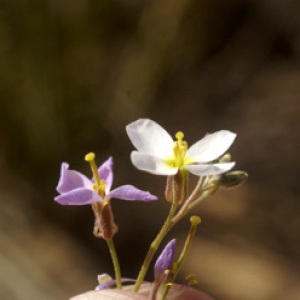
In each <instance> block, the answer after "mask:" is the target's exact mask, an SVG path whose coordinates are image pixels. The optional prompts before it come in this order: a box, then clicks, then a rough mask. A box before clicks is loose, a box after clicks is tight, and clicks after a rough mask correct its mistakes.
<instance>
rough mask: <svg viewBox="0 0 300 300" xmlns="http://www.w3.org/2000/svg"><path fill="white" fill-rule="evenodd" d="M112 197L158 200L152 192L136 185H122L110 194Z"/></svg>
mask: <svg viewBox="0 0 300 300" xmlns="http://www.w3.org/2000/svg"><path fill="white" fill-rule="evenodd" d="M108 196H109V197H111V198H117V199H121V200H131V201H134V200H140V201H152V200H157V197H156V196H154V195H152V194H150V193H149V192H146V191H142V190H139V189H137V188H136V187H134V186H133V185H122V186H120V187H118V188H116V189H114V190H112V191H111V192H110V193H109V194H108Z"/></svg>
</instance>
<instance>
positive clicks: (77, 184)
mask: <svg viewBox="0 0 300 300" xmlns="http://www.w3.org/2000/svg"><path fill="white" fill-rule="evenodd" d="M112 167H113V159H112V157H109V158H108V160H106V161H105V162H104V163H103V164H102V165H101V166H100V167H99V168H98V174H99V177H100V181H101V185H100V186H98V187H96V185H95V182H94V180H93V179H89V178H87V177H86V176H85V175H83V174H81V173H80V172H77V171H74V170H69V165H68V164H67V163H62V165H61V171H60V178H59V182H58V185H57V188H56V189H57V191H58V192H59V193H60V195H59V196H57V197H55V198H54V200H55V201H57V202H58V203H60V204H62V205H87V204H92V203H95V202H100V203H103V202H104V201H105V202H106V201H108V200H109V199H110V198H117V199H122V200H129V201H134V200H140V201H152V200H157V197H156V196H154V195H152V194H150V193H149V192H146V191H142V190H139V189H137V188H136V187H134V186H132V185H122V186H120V187H118V188H116V189H114V190H112V191H111V190H110V189H111V186H112V183H113V171H112Z"/></svg>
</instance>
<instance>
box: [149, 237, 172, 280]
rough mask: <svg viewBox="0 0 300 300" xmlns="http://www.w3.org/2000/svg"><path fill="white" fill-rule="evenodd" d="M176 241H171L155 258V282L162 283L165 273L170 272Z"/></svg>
mask: <svg viewBox="0 0 300 300" xmlns="http://www.w3.org/2000/svg"><path fill="white" fill-rule="evenodd" d="M175 244H176V239H173V240H171V241H170V242H169V243H168V244H167V245H166V247H165V248H164V249H163V251H162V252H161V254H160V256H159V257H158V258H157V260H156V263H155V266H154V277H155V281H164V278H165V277H166V274H165V271H166V270H171V268H172V264H173V259H174V253H175Z"/></svg>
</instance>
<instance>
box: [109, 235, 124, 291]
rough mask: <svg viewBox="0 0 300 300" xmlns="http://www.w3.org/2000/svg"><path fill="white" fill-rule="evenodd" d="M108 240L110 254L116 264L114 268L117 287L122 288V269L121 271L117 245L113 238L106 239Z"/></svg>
mask: <svg viewBox="0 0 300 300" xmlns="http://www.w3.org/2000/svg"><path fill="white" fill-rule="evenodd" d="M106 242H107V245H108V248H109V252H110V256H111V259H112V262H113V265H114V269H115V278H116V284H117V288H118V289H121V288H122V282H121V271H120V264H119V260H118V256H117V252H116V248H115V245H114V242H113V240H112V239H110V240H106Z"/></svg>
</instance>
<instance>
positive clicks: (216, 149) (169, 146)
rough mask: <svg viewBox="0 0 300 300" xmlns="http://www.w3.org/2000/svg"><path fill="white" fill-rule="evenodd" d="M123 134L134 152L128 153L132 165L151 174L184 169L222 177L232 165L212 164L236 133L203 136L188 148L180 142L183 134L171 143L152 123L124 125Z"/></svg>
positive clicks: (140, 121) (228, 132)
mask: <svg viewBox="0 0 300 300" xmlns="http://www.w3.org/2000/svg"><path fill="white" fill-rule="evenodd" d="M126 130H127V134H128V136H129V138H130V140H131V142H132V144H133V145H134V146H135V148H136V149H137V151H132V153H131V161H132V163H133V165H134V166H135V167H136V168H137V169H139V170H142V171H146V172H149V173H151V174H155V175H175V174H176V173H177V172H178V170H188V171H189V172H191V173H193V174H195V175H198V176H209V175H217V174H222V173H224V172H227V171H229V170H230V169H232V168H233V166H234V165H235V162H225V163H219V162H217V163H215V161H216V160H218V158H220V156H221V155H223V154H224V153H225V151H227V150H228V148H229V147H230V146H231V144H232V143H233V141H234V139H235V137H236V134H235V133H232V132H230V131H228V130H220V131H217V132H215V133H212V134H207V135H206V136H205V137H204V138H203V139H201V140H199V141H198V142H196V143H195V144H194V145H192V146H191V147H190V148H188V146H187V143H186V142H185V141H184V140H183V137H184V135H183V133H182V132H178V133H177V134H176V138H177V141H174V140H173V138H172V137H171V136H170V135H169V133H168V132H167V131H166V130H165V129H164V128H162V127H161V126H160V125H159V124H157V123H156V122H154V121H152V120H149V119H139V120H137V121H135V122H133V123H131V124H129V125H127V126H126Z"/></svg>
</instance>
